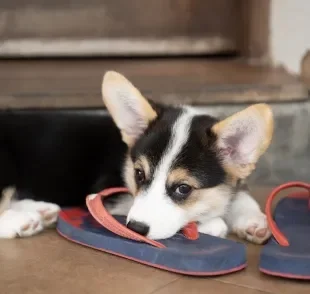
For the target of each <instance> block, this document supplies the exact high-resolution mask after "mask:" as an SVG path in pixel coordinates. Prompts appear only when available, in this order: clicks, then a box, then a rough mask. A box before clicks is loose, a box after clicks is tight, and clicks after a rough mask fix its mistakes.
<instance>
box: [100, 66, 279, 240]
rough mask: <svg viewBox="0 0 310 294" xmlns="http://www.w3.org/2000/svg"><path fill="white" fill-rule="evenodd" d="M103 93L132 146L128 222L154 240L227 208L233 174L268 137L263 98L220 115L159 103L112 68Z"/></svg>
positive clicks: (249, 167) (242, 174)
mask: <svg viewBox="0 0 310 294" xmlns="http://www.w3.org/2000/svg"><path fill="white" fill-rule="evenodd" d="M102 94H103V100H104V103H105V105H106V107H107V109H108V111H109V112H110V114H111V115H112V117H113V119H114V121H115V123H116V125H117V126H118V128H119V129H120V131H121V134H122V138H123V140H124V142H125V143H126V144H127V145H128V147H129V148H128V150H129V151H128V156H127V158H126V162H125V165H124V178H125V181H126V183H127V186H128V188H129V189H130V190H131V192H132V194H133V195H134V196H135V198H134V204H133V206H132V207H131V209H130V211H129V214H128V216H127V224H128V226H129V225H130V224H138V225H136V226H132V227H131V228H132V229H134V230H135V229H137V231H139V232H140V233H142V232H143V234H144V235H146V236H147V237H149V238H152V239H163V238H168V237H171V236H172V235H174V234H175V233H176V232H177V231H179V230H180V229H181V228H182V227H183V226H185V225H186V224H187V223H188V222H190V221H197V220H198V221H199V220H203V219H204V218H211V217H217V216H222V215H224V214H225V211H226V208H227V206H228V204H229V202H230V198H231V197H232V190H233V188H234V186H235V185H236V183H237V181H238V180H239V179H245V178H246V177H248V176H249V175H250V174H251V172H252V171H253V170H254V168H255V164H256V162H257V160H258V159H259V157H260V156H261V155H262V154H263V153H264V152H265V150H266V149H267V148H268V146H269V144H270V141H271V137H272V132H273V118H272V112H271V110H270V108H269V107H268V106H267V105H265V104H257V105H253V106H251V107H249V108H247V109H245V110H243V111H241V112H239V113H237V114H235V115H232V116H231V117H229V118H227V119H225V120H223V121H218V120H217V119H215V118H213V117H212V116H209V115H207V114H205V113H199V112H198V111H197V110H195V109H192V108H189V107H167V106H162V105H156V104H154V103H153V102H150V101H148V100H147V99H145V98H144V97H143V96H142V94H141V93H140V92H139V91H138V90H137V89H136V88H135V87H134V86H133V85H132V84H131V83H130V82H129V81H128V80H127V79H125V78H124V77H123V76H121V75H120V74H118V73H115V72H108V73H107V74H106V75H105V77H104V80H103V85H102ZM141 228H142V229H141Z"/></svg>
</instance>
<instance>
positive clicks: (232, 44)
mask: <svg viewBox="0 0 310 294" xmlns="http://www.w3.org/2000/svg"><path fill="white" fill-rule="evenodd" d="M240 13H241V10H240V7H239V5H238V0H217V1H212V0H174V1H167V0H148V1H144V0H127V1H123V0H106V1H100V0H89V1H83V0H76V1H69V2H68V1H61V0H55V1H41V0H29V1H26V2H25V1H21V0H2V1H0V56H1V55H2V56H9V55H15V56H16V55H20V56H38V55H81V56H85V55H91V54H96V55H106V54H108V55H115V54H125V55H126V54H131V55H132V54H182V53H184V54H189V53H199V54H201V53H212V54H214V53H220V52H223V51H224V52H226V51H234V50H236V49H237V35H238V30H239V26H238V25H237V23H238V20H239V19H240Z"/></svg>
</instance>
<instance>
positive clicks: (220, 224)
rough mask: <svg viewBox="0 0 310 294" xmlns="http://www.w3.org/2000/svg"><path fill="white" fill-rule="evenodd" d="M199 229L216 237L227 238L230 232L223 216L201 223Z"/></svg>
mask: <svg viewBox="0 0 310 294" xmlns="http://www.w3.org/2000/svg"><path fill="white" fill-rule="evenodd" d="M198 231H199V232H200V233H203V234H208V235H211V236H214V237H220V238H225V237H226V235H227V233H228V227H227V225H226V223H225V221H224V220H223V219H222V218H220V217H217V218H213V219H210V220H209V221H207V222H203V223H200V224H199V225H198Z"/></svg>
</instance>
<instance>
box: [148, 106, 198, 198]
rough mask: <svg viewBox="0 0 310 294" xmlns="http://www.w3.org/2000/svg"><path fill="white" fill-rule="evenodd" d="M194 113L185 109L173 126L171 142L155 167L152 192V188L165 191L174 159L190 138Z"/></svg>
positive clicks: (151, 186)
mask: <svg viewBox="0 0 310 294" xmlns="http://www.w3.org/2000/svg"><path fill="white" fill-rule="evenodd" d="M193 115H194V111H192V109H189V108H187V109H184V112H183V113H182V114H181V115H180V117H179V118H178V119H177V120H176V121H175V123H174V125H173V127H172V131H171V138H170V141H169V144H168V146H167V148H166V150H165V152H164V153H163V156H162V158H161V160H160V161H159V163H158V165H157V167H156V169H155V172H154V176H153V181H152V183H151V185H150V187H149V191H148V192H150V190H152V189H156V190H157V189H160V192H161V193H164V192H165V185H166V180H167V177H168V172H169V169H170V168H171V165H172V164H173V161H174V160H175V158H176V157H177V156H178V155H179V153H180V152H181V150H182V148H183V146H184V145H185V143H186V142H187V140H188V137H189V129H190V125H191V122H192V118H193ZM158 192H159V191H158Z"/></svg>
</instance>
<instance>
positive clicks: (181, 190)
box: [175, 184, 192, 197]
mask: <svg viewBox="0 0 310 294" xmlns="http://www.w3.org/2000/svg"><path fill="white" fill-rule="evenodd" d="M190 192H192V187H191V186H189V185H186V184H182V185H180V186H178V187H177V188H176V189H175V193H176V194H178V195H180V196H182V197H185V196H187V195H189V194H190Z"/></svg>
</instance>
